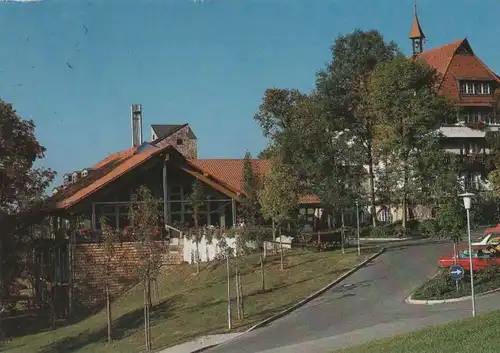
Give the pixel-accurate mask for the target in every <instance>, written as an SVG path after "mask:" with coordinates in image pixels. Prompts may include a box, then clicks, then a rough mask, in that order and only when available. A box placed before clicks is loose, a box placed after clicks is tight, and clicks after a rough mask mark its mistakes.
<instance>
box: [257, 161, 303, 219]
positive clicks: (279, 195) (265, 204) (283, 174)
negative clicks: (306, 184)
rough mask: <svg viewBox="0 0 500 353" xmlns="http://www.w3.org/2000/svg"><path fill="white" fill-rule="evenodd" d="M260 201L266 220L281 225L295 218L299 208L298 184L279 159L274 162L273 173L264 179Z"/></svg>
mask: <svg viewBox="0 0 500 353" xmlns="http://www.w3.org/2000/svg"><path fill="white" fill-rule="evenodd" d="M258 199H259V202H260V205H261V207H262V215H263V217H264V218H265V219H271V220H273V221H274V222H276V223H278V224H280V223H281V222H283V221H285V220H288V219H292V218H293V217H294V216H295V213H296V211H297V207H298V183H297V181H296V179H295V178H294V177H293V175H292V174H291V173H290V172H289V170H288V169H287V168H286V167H285V165H283V163H281V162H280V160H279V159H275V160H274V161H273V165H272V167H271V171H270V172H269V174H268V175H267V176H266V177H265V178H264V183H263V188H262V189H261V190H260V191H259V192H258Z"/></svg>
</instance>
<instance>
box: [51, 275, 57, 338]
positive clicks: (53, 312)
mask: <svg viewBox="0 0 500 353" xmlns="http://www.w3.org/2000/svg"><path fill="white" fill-rule="evenodd" d="M55 288H56V287H55V285H54V284H53V283H50V320H51V326H52V329H53V330H55V329H56V290H55Z"/></svg>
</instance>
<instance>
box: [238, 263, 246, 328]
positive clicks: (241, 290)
mask: <svg viewBox="0 0 500 353" xmlns="http://www.w3.org/2000/svg"><path fill="white" fill-rule="evenodd" d="M238 285H239V293H240V306H241V319H242V320H243V319H244V318H245V302H244V301H243V282H242V281H241V272H240V271H239V270H238Z"/></svg>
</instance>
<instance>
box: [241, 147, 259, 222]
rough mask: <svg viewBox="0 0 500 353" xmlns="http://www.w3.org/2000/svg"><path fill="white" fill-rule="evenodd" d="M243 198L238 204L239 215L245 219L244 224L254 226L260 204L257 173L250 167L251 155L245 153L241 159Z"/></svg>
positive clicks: (257, 218)
mask: <svg viewBox="0 0 500 353" xmlns="http://www.w3.org/2000/svg"><path fill="white" fill-rule="evenodd" d="M242 185H243V193H244V196H243V200H242V202H241V203H240V205H239V208H238V210H239V213H240V216H241V217H242V218H243V219H244V220H245V225H249V226H254V225H256V224H257V223H258V220H259V218H260V205H259V200H258V197H257V193H258V191H259V188H260V180H259V175H258V174H257V173H256V172H255V171H254V169H253V167H252V155H251V154H250V152H247V153H245V158H244V159H243V175H242Z"/></svg>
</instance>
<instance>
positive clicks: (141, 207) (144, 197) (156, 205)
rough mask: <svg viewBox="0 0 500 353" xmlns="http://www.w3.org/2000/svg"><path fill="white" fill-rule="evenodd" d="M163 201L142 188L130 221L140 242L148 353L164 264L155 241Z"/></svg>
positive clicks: (138, 191) (144, 187) (134, 198)
mask: <svg viewBox="0 0 500 353" xmlns="http://www.w3.org/2000/svg"><path fill="white" fill-rule="evenodd" d="M160 204H161V203H160V200H158V199H156V198H155V197H154V196H153V194H152V193H151V190H149V189H148V188H147V187H146V186H141V187H139V188H138V189H137V191H136V192H135V193H134V194H133V195H132V202H131V206H130V218H131V222H132V227H133V236H134V238H135V240H136V242H137V243H138V249H137V253H138V257H139V259H138V260H139V261H138V267H137V270H138V274H139V277H140V279H141V282H142V284H143V288H144V334H145V340H146V350H150V349H151V328H150V311H151V307H152V301H151V284H152V282H154V281H156V279H157V277H158V274H159V272H160V267H161V265H162V258H161V249H160V248H159V246H158V244H157V242H156V241H155V239H154V236H155V235H156V234H159V232H160V222H159V220H160V219H161V216H162V212H161V209H160Z"/></svg>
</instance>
